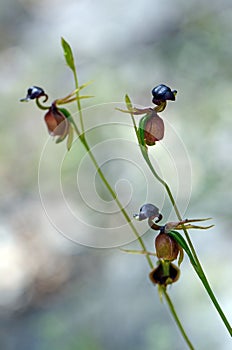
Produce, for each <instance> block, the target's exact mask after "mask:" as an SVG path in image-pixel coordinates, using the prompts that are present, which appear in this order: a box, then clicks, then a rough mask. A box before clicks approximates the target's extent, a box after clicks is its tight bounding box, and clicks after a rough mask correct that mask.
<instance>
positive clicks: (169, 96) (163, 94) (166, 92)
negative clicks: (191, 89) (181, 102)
mask: <svg viewBox="0 0 232 350" xmlns="http://www.w3.org/2000/svg"><path fill="white" fill-rule="evenodd" d="M151 93H152V95H153V100H152V102H153V103H154V104H156V105H159V104H160V103H161V102H163V101H167V100H170V101H175V99H176V97H175V95H176V93H177V91H176V90H173V91H172V90H171V89H170V88H169V87H168V86H166V85H164V84H160V85H158V86H156V87H154V89H153V90H152V92H151Z"/></svg>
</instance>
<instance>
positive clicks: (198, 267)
mask: <svg viewBox="0 0 232 350" xmlns="http://www.w3.org/2000/svg"><path fill="white" fill-rule="evenodd" d="M131 118H132V122H133V126H134V129H135V133H136V136H137V139H138V142H139V147H140V150H141V153H142V155H143V158H144V159H145V161H146V163H147V165H148V167H149V168H150V170H151V172H152V174H153V175H154V177H155V178H156V179H157V180H158V181H159V182H160V183H161V184H162V185H163V186H164V187H165V189H166V192H167V194H168V197H169V199H170V201H171V203H172V206H173V208H174V210H175V213H176V216H177V218H178V220H179V221H182V218H181V215H180V212H179V209H178V207H177V205H176V202H175V199H174V197H173V195H172V192H171V189H170V187H169V186H168V184H167V183H166V182H165V181H164V180H163V179H162V178H161V177H160V176H159V175H158V173H157V172H156V170H155V169H154V167H153V165H152V163H151V161H150V158H149V155H148V152H147V148H146V146H144V145H143V144H142V142H141V139H140V135H139V133H138V129H137V127H136V123H135V119H134V116H133V114H132V113H131ZM182 228H183V231H184V234H185V237H186V240H187V242H188V245H189V248H190V250H191V253H192V255H193V257H194V260H195V264H193V263H192V262H191V263H192V266H193V268H194V270H195V271H196V273H197V275H198V277H199V278H200V280H201V281H202V283H203V285H204V287H205V289H206V291H207V293H208V295H209V297H210V299H211V301H212V302H213V304H214V306H215V308H216V310H217V311H218V313H219V315H220V317H221V319H222V321H223V323H224V325H225V326H226V328H227V330H228V332H229V333H230V336H232V328H231V326H230V323H229V321H228V320H227V318H226V316H225V314H224V312H223V311H222V308H221V307H220V305H219V303H218V301H217V299H216V297H215V295H214V293H213V291H212V288H211V286H210V284H209V282H208V280H207V278H206V275H205V273H204V270H203V268H202V266H201V263H200V261H199V259H198V256H197V253H196V251H195V249H194V246H193V244H192V242H191V239H190V236H189V234H188V231H187V229H186V227H185V226H184V225H183V226H182Z"/></svg>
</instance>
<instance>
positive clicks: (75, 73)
mask: <svg viewBox="0 0 232 350" xmlns="http://www.w3.org/2000/svg"><path fill="white" fill-rule="evenodd" d="M73 76H74V81H75V86H76V89H78V88H79V83H78V77H77V72H76V69H73ZM76 96H77V108H78V111H79V116H80V124H81V132H82V135H83V138H85V134H84V121H83V115H82V108H81V102H80V99H79V91H78V90H77V93H76Z"/></svg>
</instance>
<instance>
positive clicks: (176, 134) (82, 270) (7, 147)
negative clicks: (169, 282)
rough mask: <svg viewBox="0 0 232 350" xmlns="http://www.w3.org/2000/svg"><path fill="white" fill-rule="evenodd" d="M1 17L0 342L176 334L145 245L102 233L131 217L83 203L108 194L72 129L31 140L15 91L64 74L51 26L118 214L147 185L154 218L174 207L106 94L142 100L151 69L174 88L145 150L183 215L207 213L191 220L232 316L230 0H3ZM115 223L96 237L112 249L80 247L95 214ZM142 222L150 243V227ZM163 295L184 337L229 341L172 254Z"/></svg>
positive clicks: (49, 88) (53, 89)
mask: <svg viewBox="0 0 232 350" xmlns="http://www.w3.org/2000/svg"><path fill="white" fill-rule="evenodd" d="M0 29H1V37H0V63H1V64H0V80H1V84H0V94H1V119H0V123H1V127H0V133H1V148H0V174H1V192H0V194H1V214H0V215H1V220H0V239H1V244H0V251H1V260H0V275H1V278H0V324H1V328H0V335H1V336H0V349H4V350H11V349H12V350H13V349H33V350H40V349H43V350H47V349H56V350H61V349H62V350H74V349H78V350H84V349H90V350H98V349H99V350H100V349H101V350H105V349H107V350H116V349H133V350H140V349H146V350H151V349H156V350H164V349H165V350H166V349H172V350H179V349H185V348H186V346H185V343H184V342H183V340H182V338H181V336H180V334H179V331H178V330H177V329H176V326H175V324H174V322H173V320H172V319H171V316H170V314H169V311H168V309H167V307H166V306H165V303H164V304H161V303H160V300H159V297H158V294H157V290H156V288H155V287H154V286H152V285H151V283H150V282H149V279H148V273H149V268H148V265H147V264H146V260H145V259H144V257H142V256H139V255H127V254H125V253H122V252H120V251H119V250H118V249H117V248H113V246H116V245H120V244H122V243H123V244H124V243H127V241H128V242H129V241H131V236H130V235H131V233H130V232H129V228H128V227H127V226H125V223H124V220H123V218H122V217H121V216H120V215H119V213H115V215H104V212H103V213H101V212H100V211H98V209H97V208H98V199H99V202H100V201H102V203H101V209H102V208H103V207H104V203H106V204H105V205H106V208H107V210H108V207H110V209H109V212H110V211H112V212H114V211H115V210H116V209H115V207H114V204H113V203H111V201H110V198H109V196H108V194H107V192H106V191H105V189H104V187H102V186H101V183H100V182H99V181H98V179H97V178H95V177H94V176H95V175H94V173H93V169H92V168H91V167H90V165H89V164H88V162H87V161H86V160H85V162H87V165H86V167H85V166H83V167H80V166H81V164H82V163H81V160H82V157H83V156H85V154H84V151H83V149H82V148H81V146H80V145H79V144H78V141H77V142H76V143H75V145H74V147H73V149H72V151H71V152H70V154H69V155H65V145H64V144H59V145H56V144H55V143H54V141H49V142H48V145H49V146H46V147H48V148H45V152H44V153H43V150H44V145H47V141H48V134H47V130H46V126H45V124H44V122H43V115H42V114H43V112H42V113H41V111H39V110H37V109H36V107H35V106H34V104H33V103H32V102H31V103H28V104H20V103H19V99H20V98H21V97H24V96H25V94H26V90H27V88H28V87H29V86H31V85H38V86H42V87H43V88H44V89H45V90H46V92H47V93H48V94H49V95H50V97H51V100H52V99H55V98H57V97H62V96H65V95H66V94H68V93H69V92H70V91H72V89H73V88H74V85H73V80H72V75H71V73H70V71H69V70H68V68H67V67H66V66H65V62H64V59H63V53H62V50H61V46H60V37H61V36H63V37H64V38H65V39H66V40H68V41H69V42H70V44H71V45H72V47H73V50H74V53H75V55H76V59H77V62H78V63H77V65H78V71H79V80H80V82H81V83H84V82H86V81H88V80H92V79H93V80H94V82H93V84H92V85H91V86H90V87H88V90H86V91H87V93H88V94H92V95H94V96H95V98H94V99H93V100H91V101H90V100H89V101H85V102H84V103H83V106H84V107H86V108H87V110H86V112H85V116H86V119H85V122H86V127H87V128H88V129H89V132H88V136H89V140H90V144H91V146H92V147H93V151H95V150H96V152H95V154H96V157H97V158H98V159H99V160H100V162H102V164H103V165H104V166H103V170H104V171H105V172H106V174H107V177H108V178H109V179H110V181H111V183H112V184H113V185H114V184H118V186H119V187H117V189H118V192H119V193H120V194H121V197H120V198H121V200H122V201H123V203H125V204H126V207H127V210H128V213H129V215H130V216H131V217H132V215H133V214H134V213H136V212H137V211H138V210H139V207H140V206H141V205H142V204H143V203H144V202H145V201H146V200H147V199H148V200H149V201H152V202H153V203H154V204H156V205H158V206H159V207H160V208H161V210H162V213H163V215H164V218H166V219H167V218H168V217H169V216H170V217H172V218H174V216H173V213H171V212H170V205H169V202H168V200H167V199H165V194H164V192H163V189H161V188H160V186H159V185H158V184H157V183H156V182H155V181H154V180H153V179H152V177H151V176H150V174H149V172H148V171H147V170H146V166H145V164H144V163H143V160H142V158H140V155H139V150H138V148H137V147H136V140H135V137H134V134H133V130H132V128H131V127H130V126H128V124H130V119H129V116H127V115H122V114H120V113H119V112H116V111H115V110H114V108H115V107H116V106H121V107H122V106H123V104H122V101H123V96H124V94H125V93H128V94H129V95H130V96H131V98H132V99H133V101H134V103H136V104H138V105H142V106H149V105H151V95H150V91H151V89H152V88H153V87H154V86H155V85H158V84H159V83H165V84H167V85H170V86H171V88H173V89H177V90H178V95H177V102H176V103H170V104H169V105H168V108H167V110H166V111H165V112H164V113H163V114H162V115H163V118H164V121H165V125H166V128H167V130H166V131H167V132H166V135H165V137H166V138H165V140H164V141H163V142H162V143H161V145H157V146H156V148H153V149H152V150H151V153H152V155H153V157H154V162H155V163H156V165H157V166H158V167H159V169H160V171H161V172H162V174H163V176H164V178H166V179H167V180H168V182H169V183H170V184H171V185H172V188H173V190H174V193H175V194H177V197H178V204H179V205H180V207H181V209H182V214H183V216H184V217H213V223H214V224H215V227H214V228H213V229H211V230H210V231H206V232H203V231H194V232H192V234H191V236H192V238H193V241H194V244H195V246H196V249H197V252H198V253H199V256H200V260H201V261H202V263H203V266H204V268H205V271H206V274H207V276H208V278H209V280H210V281H211V284H212V287H213V289H214V291H215V294H216V295H217V297H218V300H219V302H220V304H221V306H222V308H223V310H224V311H225V314H226V315H227V317H228V319H229V320H230V321H232V300H231V295H232V283H231V263H232V258H231V243H232V242H231V225H232V220H231V207H232V199H231V198H232V197H231V186H232V181H231V172H232V162H231V154H232V146H231V126H232V123H231V106H232V103H231V93H232V87H231V80H232V69H231V62H232V4H231V1H229V0H228V1H226V0H222V1H221V2H216V1H205V2H204V3H203V2H200V1H193V0H190V1H188V2H185V1H183V0H177V1H171V0H167V1H164V2H162V3H161V2H160V1H152V0H137V1H122V0H117V1H116V0H111V1H110V2H107V1H106V0H99V1H93V0H87V1H84V0H82V1H74V0H67V1H65V2H64V1H61V0H56V1H55V0H50V1H49V0H48V1H45V0H42V1H30V0H18V1H16V0H8V1H4V0H3V1H2V2H1V4H0ZM94 105H97V106H94ZM99 106H100V107H99ZM71 109H72V110H73V111H75V105H73V106H72V107H71ZM117 122H118V123H119V124H118V125H116V126H115V128H113V127H112V125H113V124H111V127H110V128H109V129H108V130H107V125H108V123H116V124H117ZM124 123H125V125H124ZM95 126H98V127H97V128H96V129H92V128H94V127H95ZM120 138H121V139H120ZM105 140H107V142H106V144H105V143H104V142H105ZM111 140H113V142H112V144H111V143H110V142H111ZM122 140H125V141H122ZM177 141H178V142H177ZM124 142H125V143H124ZM130 143H131V145H132V147H131V149H130V147H129V145H130ZM177 143H178V147H177V146H176V145H177ZM98 145H100V147H99V148H96V147H97V146H98ZM162 145H163V146H162ZM125 149H127V152H126V153H125V154H124V152H125ZM180 150H181V151H180ZM41 154H42V158H41ZM44 154H46V157H45V156H44ZM63 157H64V160H63ZM117 157H119V158H120V159H119V158H117ZM188 157H189V158H188ZM111 158H112V161H111ZM41 159H42V160H41ZM84 159H86V157H84ZM189 159H190V161H189ZM62 161H63V163H62V167H61V170H60V168H59V166H57V164H58V165H60V163H61V162H62ZM104 162H105V163H104ZM84 164H85V163H84ZM39 165H40V166H41V168H40V171H41V177H40V180H41V182H40V183H39V185H40V187H39V188H40V190H41V194H42V199H43V200H44V201H43V203H41V198H40V194H39V188H38V169H39ZM88 166H89V167H90V168H88ZM79 169H81V173H80V177H79V173H78V172H79ZM191 169H192V176H191V174H190V173H191ZM60 171H61V172H60ZM59 172H60V173H59ZM58 175H59V176H58ZM60 175H61V176H60ZM144 176H145V177H144ZM60 178H61V179H62V185H63V191H64V193H65V199H66V200H67V201H68V203H69V204H70V203H71V207H72V210H73V211H74V213H75V215H79V213H81V214H80V216H81V220H82V221H83V222H84V226H83V225H80V226H78V224H76V226H75V227H74V225H75V223H74V224H73V223H72V221H69V220H67V217H66V215H65V211H64V198H62V196H60V195H57V188H58V187H57V186H59V183H58V184H54V183H55V182H56V181H57V179H58V180H59V179H60ZM121 178H122V179H124V180H123V181H122V182H117V181H118V179H121ZM144 179H145V180H144ZM77 180H78V181H79V182H78V181H77ZM153 181H154V182H153ZM77 183H78V185H81V186H80V188H79V187H78V185H77ZM91 186H93V191H92V189H91ZM94 186H95V187H96V190H97V192H98V196H96V193H95V192H94ZM177 187H178V188H177ZM89 189H90V192H88V190H89ZM191 190H192V192H191ZM91 191H92V192H91ZM85 193H87V197H86V198H85V197H84V195H85ZM91 193H92V194H93V196H91ZM190 193H191V198H190V200H189V196H190ZM104 201H105V202H104ZM42 204H43V205H42ZM86 204H87V205H86ZM46 214H47V215H46ZM49 219H50V220H52V221H53V225H52V224H51V222H50V221H49ZM77 221H78V220H77ZM63 224H64V227H63V226H62V225H63ZM88 224H89V227H88ZM66 225H67V226H66ZM135 225H136V227H137V228H138V230H144V232H145V231H146V230H147V227H146V225H143V224H142V223H135ZM55 226H56V227H55ZM116 226H118V227H119V229H118V231H117V232H116V234H117V238H116V236H113V238H112V241H111V243H112V244H111V245H110V243H109V242H107V244H106V245H105V247H110V246H112V248H111V249H99V248H98V249H96V248H95V249H94V248H91V247H86V245H90V246H92V247H94V246H99V247H101V246H102V247H103V246H104V242H103V241H104V235H103V238H101V241H100V243H99V244H98V236H97V237H96V238H94V233H93V232H94V227H100V230H101V228H106V234H107V229H108V230H109V231H110V230H111V229H112V228H113V227H116ZM60 227H61V229H60ZM120 227H121V228H120ZM66 228H67V232H66ZM96 230H97V229H96ZM58 231H62V232H61V233H62V234H60V232H58ZM104 234H105V233H104ZM65 236H66V237H65ZM85 237H86V238H85ZM144 237H145V240H146V242H147V246H148V247H149V249H150V250H152V249H153V243H152V242H153V237H154V235H153V232H150V231H148V232H147V233H146V235H145V236H144ZM85 239H86V241H85ZM94 239H96V242H94ZM71 240H73V241H75V242H80V243H82V244H77V243H75V242H72V241H71ZM89 242H90V243H89ZM128 247H133V248H134V247H136V244H135V243H133V244H131V245H129V246H128ZM170 295H171V297H172V299H173V301H174V303H175V305H176V309H177V312H178V314H179V316H180V318H181V320H182V322H183V324H184V325H185V327H186V331H187V333H188V334H189V337H190V339H191V340H192V342H193V344H194V345H195V347H196V349H208V348H209V347H210V348H211V349H219V348H220V349H222V350H228V349H231V340H230V337H229V335H228V332H227V331H226V329H225V327H224V325H223V324H222V322H221V320H220V318H219V316H218V315H217V313H216V311H215V309H214V307H213V306H212V305H211V302H210V301H209V298H208V296H207V295H206V293H205V291H204V290H203V287H202V285H201V283H200V281H199V280H198V279H197V277H196V275H195V273H194V271H193V269H192V268H191V266H190V264H189V263H188V259H187V258H185V261H184V263H183V265H182V273H181V278H180V280H179V281H178V283H177V284H175V285H173V286H172V287H171V288H170Z"/></svg>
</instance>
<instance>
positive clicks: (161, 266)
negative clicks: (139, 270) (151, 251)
mask: <svg viewBox="0 0 232 350" xmlns="http://www.w3.org/2000/svg"><path fill="white" fill-rule="evenodd" d="M149 277H150V280H151V281H152V282H153V283H154V284H159V285H162V286H165V287H166V286H167V285H168V284H172V283H174V282H176V281H177V280H178V279H179V277H180V270H179V268H178V267H177V266H176V265H174V264H172V263H170V262H162V261H159V263H158V267H156V268H155V269H153V270H152V271H151V272H150V274H149Z"/></svg>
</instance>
